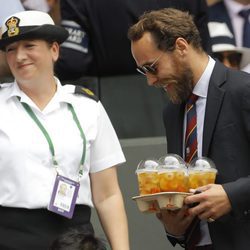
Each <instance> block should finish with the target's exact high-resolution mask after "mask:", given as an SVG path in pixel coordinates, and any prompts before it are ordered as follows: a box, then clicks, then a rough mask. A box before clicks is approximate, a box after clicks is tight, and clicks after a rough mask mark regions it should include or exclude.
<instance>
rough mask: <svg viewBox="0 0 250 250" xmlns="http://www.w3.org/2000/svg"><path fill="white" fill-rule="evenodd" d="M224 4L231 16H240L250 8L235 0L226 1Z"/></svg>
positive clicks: (249, 5)
mask: <svg viewBox="0 0 250 250" xmlns="http://www.w3.org/2000/svg"><path fill="white" fill-rule="evenodd" d="M224 4H225V6H226V8H227V11H228V14H229V16H231V17H232V16H238V13H239V12H240V11H241V10H243V9H247V8H250V4H248V5H244V4H241V3H239V2H236V1H233V0H224Z"/></svg>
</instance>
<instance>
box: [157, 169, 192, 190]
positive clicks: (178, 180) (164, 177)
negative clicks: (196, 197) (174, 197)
mask: <svg viewBox="0 0 250 250" xmlns="http://www.w3.org/2000/svg"><path fill="white" fill-rule="evenodd" d="M159 186H160V191H161V192H188V176H187V174H186V171H185V170H184V169H173V170H165V171H164V170H163V171H159Z"/></svg>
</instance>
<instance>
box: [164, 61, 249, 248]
mask: <svg viewBox="0 0 250 250" xmlns="http://www.w3.org/2000/svg"><path fill="white" fill-rule="evenodd" d="M163 118H164V124H165V129H166V138H167V145H168V152H169V153H176V154H179V155H182V143H183V119H184V104H181V105H174V104H172V103H171V102H170V103H168V104H167V105H166V108H165V110H164V113H163ZM202 154H203V156H206V157H209V158H211V159H212V160H213V161H214V163H215V165H216V167H217V169H218V176H217V178H216V183H219V184H222V185H223V188H224V189H225V191H226V193H227V195H228V198H229V200H230V202H231V205H232V211H231V212H230V214H227V215H225V216H223V217H221V218H219V219H218V220H216V221H215V222H214V223H210V224H209V231H210V235H211V239H212V242H213V244H214V250H246V249H249V248H250V75H249V74H247V73H244V72H242V71H236V70H231V69H229V68H227V67H225V66H224V65H223V64H221V63H220V62H216V64H215V68H214V70H213V73H212V76H211V79H210V82H209V88H208V95H207V104H206V109H205V120H204V130H203V145H202Z"/></svg>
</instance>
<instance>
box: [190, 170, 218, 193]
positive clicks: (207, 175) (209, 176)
mask: <svg viewBox="0 0 250 250" xmlns="http://www.w3.org/2000/svg"><path fill="white" fill-rule="evenodd" d="M216 172H217V171H216V169H210V170H190V171H189V188H193V189H196V188H198V187H201V186H205V185H207V184H212V183H214V182H215V177H216Z"/></svg>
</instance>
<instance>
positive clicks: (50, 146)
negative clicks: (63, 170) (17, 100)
mask: <svg viewBox="0 0 250 250" xmlns="http://www.w3.org/2000/svg"><path fill="white" fill-rule="evenodd" d="M21 104H22V105H23V107H24V108H25V110H26V111H27V113H28V114H29V115H30V117H31V118H32V119H33V121H34V122H35V123H36V124H37V126H38V127H39V128H40V130H41V131H42V133H43V135H44V137H45V138H46V140H47V142H48V144H49V150H50V152H51V155H52V162H53V165H54V167H55V168H56V170H57V168H58V163H57V161H56V159H55V148H54V145H53V142H52V140H51V138H50V136H49V133H48V132H47V130H46V129H45V127H44V126H43V125H42V123H41V122H40V121H39V119H38V118H37V116H36V115H35V113H34V112H33V110H32V109H31V107H30V106H29V105H28V104H27V103H24V102H21ZM67 104H68V109H69V110H70V112H71V113H72V116H73V120H74V121H75V123H76V125H77V127H78V129H79V131H80V134H81V137H82V139H83V150H82V158H81V161H80V167H79V180H80V178H81V177H82V175H83V164H84V161H85V157H86V137H85V134H84V132H83V130H82V127H81V124H80V122H79V120H78V117H77V115H76V112H75V110H74V107H73V106H72V104H70V103H67Z"/></svg>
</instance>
